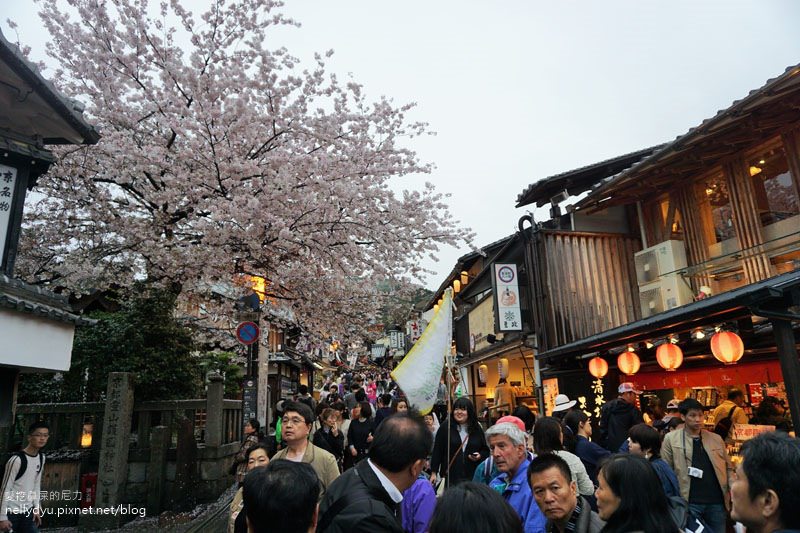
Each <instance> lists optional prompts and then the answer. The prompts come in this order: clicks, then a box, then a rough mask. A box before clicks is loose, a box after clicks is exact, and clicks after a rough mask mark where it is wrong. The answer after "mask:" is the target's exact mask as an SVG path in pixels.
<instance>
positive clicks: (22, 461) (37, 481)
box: [0, 422, 50, 533]
mask: <svg viewBox="0 0 800 533" xmlns="http://www.w3.org/2000/svg"><path fill="white" fill-rule="evenodd" d="M48 438H50V428H49V427H48V426H47V424H46V423H44V422H34V423H33V424H31V426H30V427H29V428H28V445H27V446H26V447H25V448H24V449H23V450H22V451H21V452H17V453H15V454H14V455H12V456H11V459H9V460H8V462H7V463H6V468H5V472H4V473H3V482H2V485H0V531H14V532H15V533H39V526H40V525H41V523H42V508H41V507H40V506H39V491H40V489H41V484H42V471H43V470H44V453H41V451H40V450H41V449H42V448H44V447H45V445H46V444H47V439H48Z"/></svg>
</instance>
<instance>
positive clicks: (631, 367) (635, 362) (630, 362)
mask: <svg viewBox="0 0 800 533" xmlns="http://www.w3.org/2000/svg"><path fill="white" fill-rule="evenodd" d="M617 366H618V367H619V369H620V370H621V371H622V373H623V374H627V375H629V376H632V375H634V374H635V373H637V372H638V371H639V367H640V366H641V362H640V361H639V356H638V355H636V352H622V353H621V354H619V357H617Z"/></svg>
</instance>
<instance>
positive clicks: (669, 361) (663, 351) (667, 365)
mask: <svg viewBox="0 0 800 533" xmlns="http://www.w3.org/2000/svg"><path fill="white" fill-rule="evenodd" d="M656 360H658V364H659V365H661V368H663V369H664V370H667V371H670V372H674V371H675V369H676V368H678V367H679V366H681V363H683V351H682V350H681V348H680V346H678V345H677V344H672V343H671V342H667V343H664V344H662V345H661V346H659V347H658V348H657V349H656Z"/></svg>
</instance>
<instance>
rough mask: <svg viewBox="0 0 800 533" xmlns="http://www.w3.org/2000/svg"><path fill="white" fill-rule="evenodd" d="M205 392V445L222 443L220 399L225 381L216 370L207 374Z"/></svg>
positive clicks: (223, 394) (222, 396) (223, 392)
mask: <svg viewBox="0 0 800 533" xmlns="http://www.w3.org/2000/svg"><path fill="white" fill-rule="evenodd" d="M208 381H209V383H208V391H207V392H206V438H205V442H206V446H220V445H222V433H223V427H222V426H223V422H224V420H223V419H224V417H223V410H222V400H223V398H224V396H225V382H224V380H223V379H222V376H220V375H219V374H217V373H216V372H215V373H213V374H210V375H209V376H208Z"/></svg>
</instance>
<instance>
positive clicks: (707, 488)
mask: <svg viewBox="0 0 800 533" xmlns="http://www.w3.org/2000/svg"><path fill="white" fill-rule="evenodd" d="M348 378H349V381H348ZM443 382H445V381H444V380H443ZM364 383H375V384H376V391H375V395H374V396H375V403H374V404H373V403H371V402H370V400H369V397H368V396H366V391H365V389H364V386H363V384H364ZM322 391H324V392H325V394H320V395H319V402H318V404H316V405H315V408H316V413H317V417H316V419H314V418H313V416H312V413H311V408H310V407H308V406H307V405H306V404H305V403H304V402H294V401H292V400H290V399H287V401H286V402H285V404H284V405H283V407H284V409H283V412H282V418H281V419H280V422H282V426H283V428H284V429H283V433H282V434H281V437H280V439H276V438H274V437H273V438H272V440H271V441H270V442H266V443H263V442H262V443H258V444H255V445H253V446H251V447H249V448H248V449H247V456H248V459H247V462H246V463H245V464H244V466H243V467H244V471H245V472H246V475H245V476H244V478H243V480H242V482H241V483H240V491H239V493H238V494H237V498H236V500H235V502H234V506H233V508H232V509H231V520H230V522H229V523H230V528H229V531H241V532H246V531H250V532H253V533H261V532H268V531H276V532H277V531H281V532H310V531H317V532H347V533H358V532H364V533H367V532H370V533H372V532H377V531H388V532H396V533H403V532H405V533H426V532H430V533H455V532H465V531H466V532H476V533H482V532H486V533H505V532H509V533H510V532H525V533H565V532H577V533H599V532H604V533H617V532H619V533H624V532H637V531H643V532H647V533H650V532H654V533H675V532H683V533H699V532H703V531H706V532H713V533H726V532H729V531H730V532H737V533H741V532H745V531H746V532H759V533H762V532H763V533H776V532H787V531H800V441H799V440H798V439H796V438H795V437H794V436H792V435H790V434H789V433H788V432H786V431H780V430H776V431H768V432H764V433H762V434H760V435H758V436H756V437H754V438H752V439H751V440H749V441H748V442H746V443H745V444H744V446H743V447H742V450H741V460H740V461H738V462H737V464H736V465H734V464H733V463H732V461H731V459H730V457H729V456H728V454H727V452H726V448H725V446H724V439H723V438H722V437H721V436H719V435H718V434H717V433H715V432H713V431H709V430H708V429H706V428H704V426H703V424H702V423H701V414H702V406H700V405H699V404H698V402H697V400H695V399H693V398H686V399H682V400H680V401H678V400H677V399H676V400H675V401H670V402H669V407H670V408H671V409H672V408H676V409H677V413H675V412H674V409H673V414H672V415H671V418H676V419H680V421H681V422H682V424H681V425H679V426H678V425H674V424H657V423H655V422H657V421H656V420H652V421H651V424H647V423H645V422H639V423H637V424H633V425H630V426H629V427H625V426H627V425H628V424H629V423H628V422H623V423H621V422H619V421H618V422H616V423H615V425H614V426H613V430H612V431H610V432H609V431H608V430H607V429H606V430H605V431H603V433H602V435H603V437H602V438H603V439H604V440H605V442H606V447H602V446H600V445H599V444H598V443H597V442H594V440H593V439H592V435H593V432H592V429H591V428H592V423H593V420H592V418H591V416H590V415H589V414H587V413H584V412H583V411H582V410H580V408H579V407H577V406H576V405H575V404H574V403H573V402H569V407H568V408H567V409H565V411H566V412H564V413H560V416H559V417H546V416H542V417H538V418H535V415H534V420H535V422H534V423H531V424H527V425H526V423H525V422H524V421H523V420H522V419H520V418H519V417H517V416H513V415H506V416H502V417H500V418H498V419H495V420H492V419H491V418H483V417H480V418H479V417H478V415H477V413H476V411H475V407H474V405H473V404H472V401H471V400H470V399H469V398H468V397H466V396H461V397H456V396H457V394H455V393H454V391H453V390H450V391H447V394H448V395H452V396H451V397H450V398H449V402H448V405H449V409H446V410H445V412H444V414H445V418H444V419H442V420H440V419H439V417H438V416H437V414H436V413H434V412H431V413H429V414H428V415H426V416H425V417H423V416H422V415H421V414H420V413H419V412H417V410H416V409H415V406H413V405H409V402H408V400H407V399H406V397H405V395H404V393H403V391H402V390H401V389H400V388H399V387H398V386H397V384H395V383H393V382H392V381H391V378H390V377H389V376H388V375H382V374H372V375H366V376H360V375H357V374H351V375H349V376H347V375H345V376H342V377H340V378H338V379H337V378H333V377H332V378H330V379H329V380H327V381H326V382H325V384H324V385H323V387H322ZM340 392H347V394H348V395H352V397H353V398H354V399H355V400H356V401H355V402H351V408H350V409H347V408H344V409H341V407H336V405H337V404H342V402H341V395H340ZM620 393H621V395H624V396H623V397H621V399H620V400H618V401H617V402H618V403H620V405H621V406H622V407H613V406H612V407H611V408H610V409H609V411H608V412H606V413H604V416H606V417H612V418H613V417H615V416H620V415H619V414H615V413H621V412H624V413H625V415H624V416H625V417H627V419H629V420H631V421H634V422H635V421H637V419H640V418H641V416H640V415H639V416H638V417H637V416H634V415H632V414H631V413H632V411H630V409H631V407H625V406H633V405H635V400H636V398H635V395H636V394H637V393H638V391H636V390H635V389H634V388H633V387H632V385H631V384H624V385H623V386H621V387H620ZM733 396H734V399H735V398H736V393H735V392H734V395H733ZM567 400H569V399H568V398H567ZM621 402H624V404H622V403H621ZM345 404H346V402H345ZM561 404H562V405H567V403H564V402H562V403H561ZM398 406H402V407H401V408H399V409H398V408H397V407H398ZM519 412H520V413H524V411H519ZM527 412H530V411H529V410H528V411H527ZM373 413H376V414H379V415H380V420H379V421H378V423H375V417H376V414H373ZM348 418H349V419H351V424H350V428H349V430H348V431H343V430H342V427H343V422H344V421H345V420H348ZM434 421H435V427H434V423H433V422H434ZM532 422H533V421H532ZM598 422H599V424H598ZM598 422H595V424H596V425H600V427H601V430H603V429H604V428H603V426H604V425H605V424H608V420H607V419H606V420H600V421H598ZM354 423H355V424H356V425H355V426H354V425H353V424H354ZM313 427H316V428H317V430H316V436H315V437H314V438H313V440H314V441H315V442H317V443H319V444H321V446H317V445H315V444H314V443H312V442H311V437H309V433H310V432H311V429H312V428H313ZM345 433H346V434H347V436H346V437H345ZM252 434H253V433H252V432H251V433H248V435H247V437H246V439H245V443H248V442H252V441H253V440H254V439H253V438H252ZM271 434H273V435H274V433H272V432H271ZM611 435H613V437H612V436H611ZM303 441H305V442H303ZM608 447H611V448H613V449H608ZM265 449H266V450H269V453H270V454H271V456H272V457H271V459H267V458H266V457H264V458H260V457H261V455H259V454H263V452H262V450H265ZM348 450H350V452H349V453H348ZM353 451H355V453H352V452H353ZM256 452H257V453H256ZM348 455H350V457H349V458H348V457H347V456H348ZM343 456H344V457H343ZM343 458H344V460H342V459H343ZM312 480H313V481H312ZM237 518H238V519H237Z"/></svg>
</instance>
